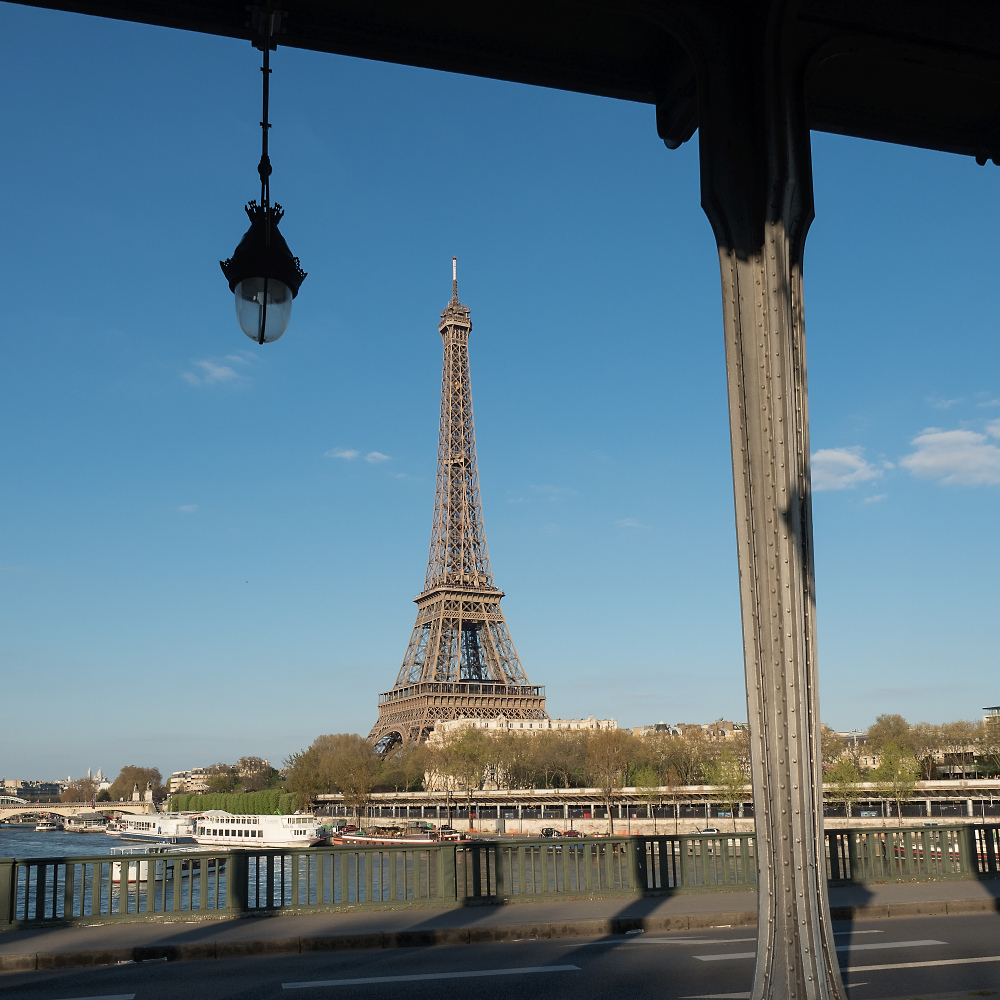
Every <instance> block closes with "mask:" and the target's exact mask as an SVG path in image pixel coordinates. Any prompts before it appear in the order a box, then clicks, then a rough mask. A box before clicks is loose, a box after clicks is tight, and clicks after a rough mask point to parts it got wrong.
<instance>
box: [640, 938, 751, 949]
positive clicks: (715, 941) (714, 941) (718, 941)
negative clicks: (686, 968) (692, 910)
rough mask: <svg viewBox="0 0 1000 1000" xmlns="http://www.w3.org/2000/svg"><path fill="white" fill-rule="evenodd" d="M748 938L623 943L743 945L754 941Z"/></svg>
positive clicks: (643, 940)
mask: <svg viewBox="0 0 1000 1000" xmlns="http://www.w3.org/2000/svg"><path fill="white" fill-rule="evenodd" d="M756 940H757V939H756V938H755V937H750V938H673V939H671V938H643V939H642V940H641V941H626V942H624V943H625V944H627V945H628V946H629V947H631V946H632V945H634V944H643V945H645V944H743V942H744V941H756Z"/></svg>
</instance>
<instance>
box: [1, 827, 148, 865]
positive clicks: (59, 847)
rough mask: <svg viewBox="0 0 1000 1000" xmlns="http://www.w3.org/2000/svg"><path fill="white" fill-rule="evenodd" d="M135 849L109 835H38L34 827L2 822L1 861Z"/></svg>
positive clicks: (61, 831) (53, 833)
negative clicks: (113, 848) (125, 848)
mask: <svg viewBox="0 0 1000 1000" xmlns="http://www.w3.org/2000/svg"><path fill="white" fill-rule="evenodd" d="M129 846H132V845H130V844H128V843H126V842H124V841H122V840H120V839H119V838H118V837H109V836H108V835H107V834H106V833H67V832H66V831H65V830H57V831H53V832H52V833H35V828H34V827H33V826H9V825H7V824H6V823H0V858H64V857H67V856H68V855H74V856H75V855H80V854H109V853H110V852H111V848H112V847H129Z"/></svg>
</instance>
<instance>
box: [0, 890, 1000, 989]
mask: <svg viewBox="0 0 1000 1000" xmlns="http://www.w3.org/2000/svg"><path fill="white" fill-rule="evenodd" d="M756 902H757V898H756V893H754V892H712V893H704V894H695V893H692V894H680V895H676V896H658V897H646V898H640V899H577V900H556V901H551V902H527V903H515V904H510V905H507V906H469V907H451V908H449V909H423V908H421V909H416V908H414V909H400V910H367V911H360V912H351V913H310V914H301V915H286V916H276V917H254V918H246V919H242V920H238V919H231V918H230V919H221V920H197V921H169V922H167V921H163V922H160V921H157V922H150V923H134V924H130V923H122V924H103V925H100V926H94V927H80V926H76V927H56V928H38V929H28V930H14V931H7V932H5V933H0V972H13V971H26V970H31V969H59V968H74V967H83V966H94V965H113V964H115V963H117V962H130V961H135V962H142V961H150V960H154V961H155V960H161V961H162V960H163V959H167V960H169V961H185V960H195V959H206V958H236V957H239V956H245V955H265V954H268V955H277V954H291V953H299V952H308V951H334V950H339V949H349V948H409V947H419V946H427V945H455V944H480V943H485V942H494V941H513V940H521V939H524V938H568V937H604V936H607V935H611V934H624V933H626V932H627V931H630V930H640V929H641V930H646V931H677V930H699V929H705V928H709V927H723V926H733V927H737V926H748V925H753V924H755V923H756V922H757V913H756ZM830 904H831V907H832V911H833V918H834V919H835V920H872V919H880V918H886V917H909V916H919V915H925V916H930V915H935V914H936V915H943V914H949V913H956V914H958V913H966V914H967V913H997V912H1000V880H996V881H993V882H975V881H961V882H911V883H901V884H896V883H893V884H886V885H876V886H850V887H846V888H838V889H831V890H830Z"/></svg>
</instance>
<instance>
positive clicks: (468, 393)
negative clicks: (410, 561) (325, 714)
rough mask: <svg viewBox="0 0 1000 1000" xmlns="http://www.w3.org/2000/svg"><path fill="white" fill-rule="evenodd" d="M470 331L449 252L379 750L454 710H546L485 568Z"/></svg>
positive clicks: (488, 713) (374, 736)
mask: <svg viewBox="0 0 1000 1000" xmlns="http://www.w3.org/2000/svg"><path fill="white" fill-rule="evenodd" d="M471 331H472V318H471V316H470V313H469V309H468V307H467V306H464V305H462V303H461V302H459V300H458V278H457V258H452V281H451V301H450V302H449V303H448V305H447V306H446V307H445V310H444V312H443V313H442V314H441V323H440V324H439V325H438V332H439V333H440V334H441V338H442V340H443V341H444V367H443V373H442V376H441V429H440V434H439V437H438V460H437V485H436V488H435V491H434V525H433V528H432V530H431V551H430V556H429V558H428V560H427V576H426V578H425V579H424V589H423V592H422V593H421V594H420V595H419V596H417V597H416V598H414V601H415V603H416V605H417V621H416V624H415V625H414V626H413V634H412V635H411V636H410V644H409V646H408V647H407V649H406V655H405V656H404V657H403V666H402V668H401V669H400V671H399V676H398V677H397V678H396V683H395V685H393V688H392V690H391V691H386V692H385V693H384V694H381V695H379V704H378V721H377V722H376V723H375V725H374V727H373V728H372V731H371V733H370V734H369V735H368V739H369V740H371V741H372V742H374V743H375V744H376V746H377V747H378V749H379V750H380V751H381V752H382V753H386V752H388V751H390V750H391V749H393V747H395V746H398V745H400V744H406V743H412V742H418V741H421V740H425V739H426V738H427V735H428V734H429V733H430V731H431V730H432V729H433V728H434V723H435V722H443V721H447V720H448V719H458V718H461V717H462V716H474V717H476V718H485V719H493V718H496V717H497V716H499V715H503V716H505V717H507V718H508V719H547V718H548V715H547V713H546V711H545V689H544V688H543V687H538V686H537V685H534V684H531V683H530V682H529V681H528V678H527V676H526V675H525V673H524V668H523V667H522V666H521V661H520V660H519V659H518V656H517V650H516V649H515V648H514V643H513V642H512V641H511V638H510V633H509V632H508V631H507V623H506V622H505V621H504V617H503V612H502V611H501V610H500V599H501V598H502V597H503V591H502V590H500V589H499V588H498V587H496V586H495V585H494V583H493V573H492V571H491V570H490V556H489V552H488V550H487V548H486V532H485V530H484V528H483V511H482V505H481V503H480V499H479V470H478V468H477V466H476V432H475V427H474V425H473V421H472V386H471V383H470V381H469V333H470V332H471Z"/></svg>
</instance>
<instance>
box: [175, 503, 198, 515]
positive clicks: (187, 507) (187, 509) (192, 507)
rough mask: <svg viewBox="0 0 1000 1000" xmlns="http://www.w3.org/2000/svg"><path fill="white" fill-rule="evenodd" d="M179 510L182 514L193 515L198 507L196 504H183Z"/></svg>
mask: <svg viewBox="0 0 1000 1000" xmlns="http://www.w3.org/2000/svg"><path fill="white" fill-rule="evenodd" d="M177 509H178V510H179V511H180V512H181V513H182V514H193V513H194V512H195V511H196V510H197V509H198V505H197V504H196V503H182V504H181V505H180V507H178V508H177Z"/></svg>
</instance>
